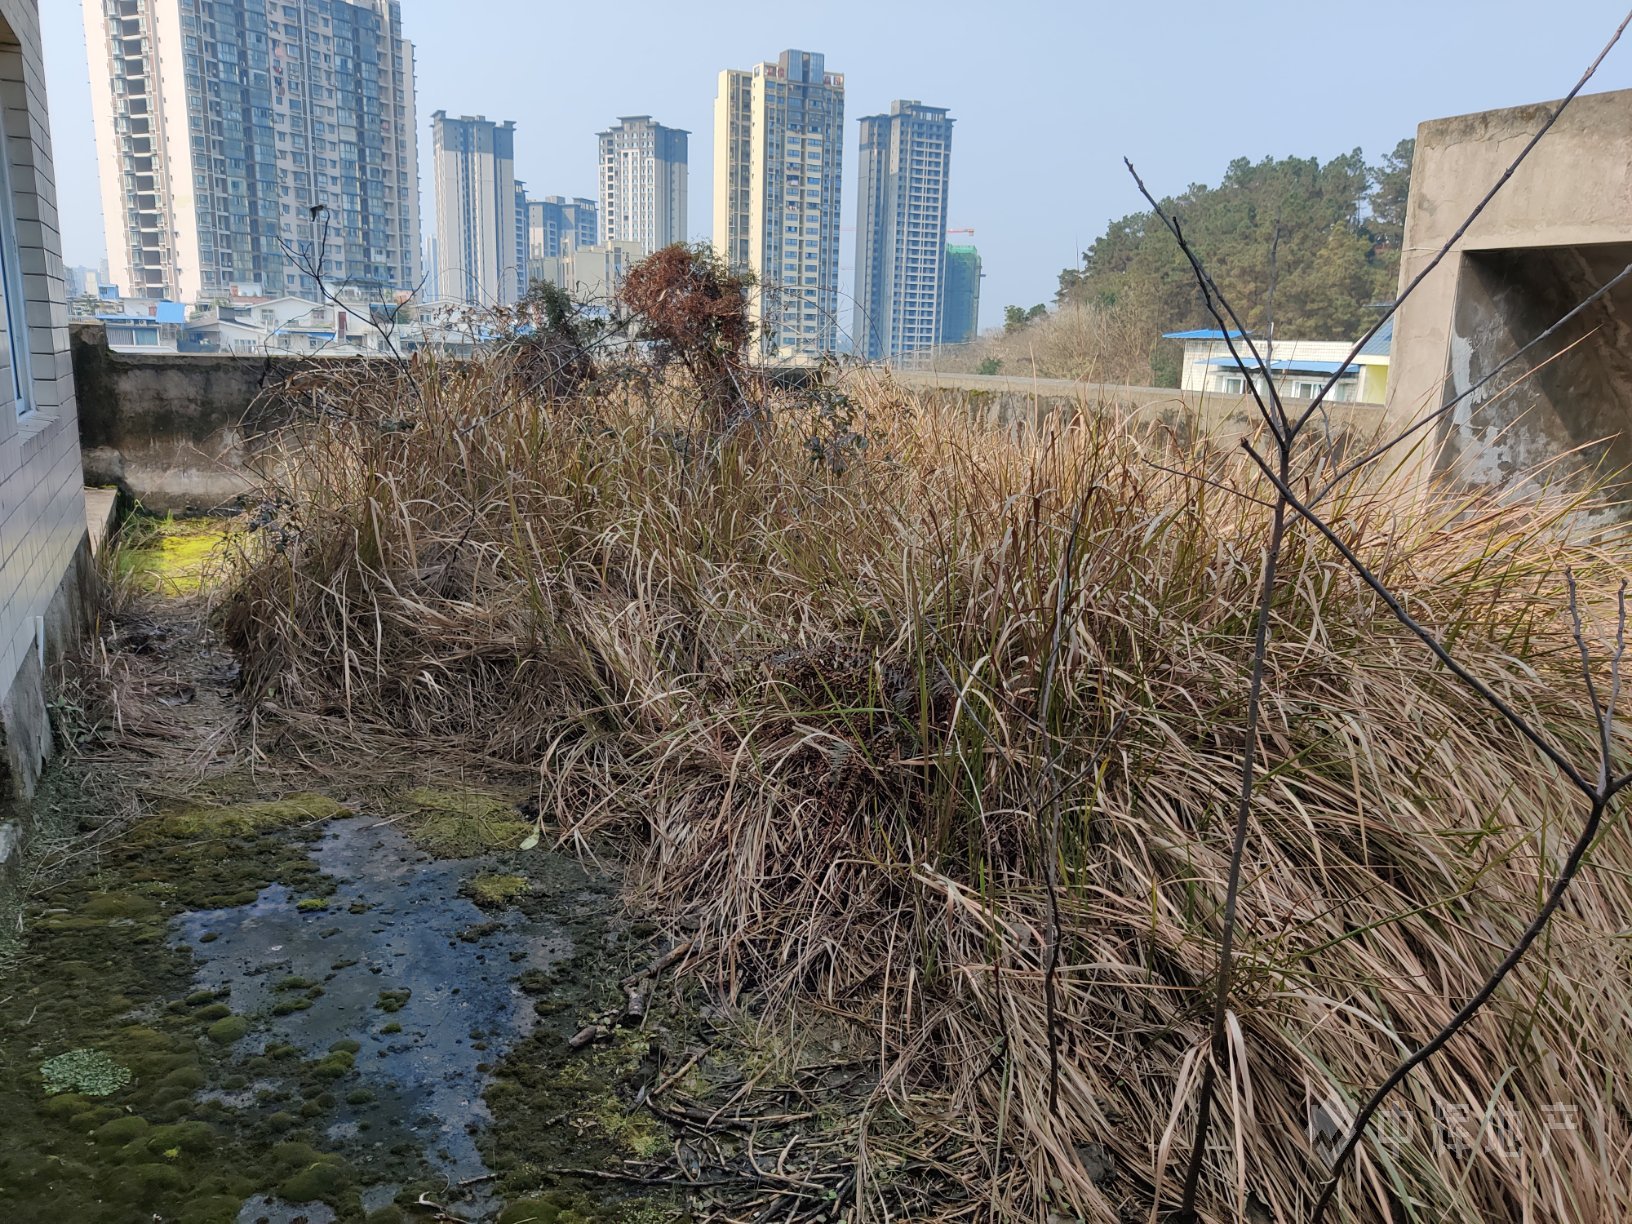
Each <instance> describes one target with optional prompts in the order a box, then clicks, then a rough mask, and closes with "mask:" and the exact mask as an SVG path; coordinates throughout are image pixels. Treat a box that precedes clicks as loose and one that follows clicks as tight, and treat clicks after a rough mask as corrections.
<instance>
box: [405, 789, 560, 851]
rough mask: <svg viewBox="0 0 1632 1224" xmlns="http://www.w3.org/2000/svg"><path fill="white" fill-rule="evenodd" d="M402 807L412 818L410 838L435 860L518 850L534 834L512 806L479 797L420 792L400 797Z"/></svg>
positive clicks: (490, 797)
mask: <svg viewBox="0 0 1632 1224" xmlns="http://www.w3.org/2000/svg"><path fill="white" fill-rule="evenodd" d="M402 803H403V806H404V807H406V808H407V810H408V813H409V818H408V821H407V823H406V824H405V825H404V828H406V829H407V831H408V835H409V836H410V837H412V838H413V839H414V843H415V844H416V845H417V846H419V848H420V849H421V850H423V851H425V853H427V854H429V855H432V856H433V857H435V858H455V859H459V858H475V857H477V856H478V855H482V854H494V853H497V852H500V851H504V850H515V849H517V848H518V847H519V846H520V845H521V843H522V842H524V841H526V840H527V838H528V837H529V836H530V835H531V834H532V832H533V826H532V825H531V824H529V823H528V822H527V821H525V820H522V819H521V817H520V816H519V815H518V814H517V813H516V809H515V807H514V806H513V805H512V804H510V803H507V802H506V801H505V800H503V799H500V798H498V797H497V796H495V795H489V794H484V793H483V792H481V791H442V790H433V789H430V788H421V789H419V790H412V791H409V792H408V793H407V794H406V795H404V796H402Z"/></svg>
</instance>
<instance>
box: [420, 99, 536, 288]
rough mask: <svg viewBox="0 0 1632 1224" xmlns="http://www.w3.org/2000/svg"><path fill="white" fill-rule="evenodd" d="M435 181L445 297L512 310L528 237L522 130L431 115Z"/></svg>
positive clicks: (521, 281)
mask: <svg viewBox="0 0 1632 1224" xmlns="http://www.w3.org/2000/svg"><path fill="white" fill-rule="evenodd" d="M431 150H432V157H433V161H434V165H435V170H434V175H435V178H436V248H437V261H438V263H437V268H436V281H437V288H438V290H439V294H440V296H441V297H442V298H445V299H451V300H454V301H460V302H466V303H469V304H471V305H475V306H510V305H514V304H515V301H516V299H517V298H518V297H519V296H520V295H521V292H522V290H523V289H524V287H525V285H524V282H525V280H526V276H527V268H526V260H525V258H524V257H522V256H521V255H520V254H519V253H518V251H517V241H518V240H517V235H518V234H520V233H523V232H525V225H524V223H523V221H524V219H518V218H517V216H516V198H517V196H516V125H515V124H514V123H502V124H500V123H492V122H490V121H488V120H487V119H486V118H484V117H482V116H480V115H477V116H475V117H474V118H473V117H471V116H469V115H467V116H465V117H463V118H460V119H450V118H449V117H448V113H447V112H446V111H437V112H436V113H435V114H434V115H432V116H431Z"/></svg>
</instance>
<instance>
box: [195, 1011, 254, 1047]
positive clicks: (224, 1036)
mask: <svg viewBox="0 0 1632 1224" xmlns="http://www.w3.org/2000/svg"><path fill="white" fill-rule="evenodd" d="M204 1031H205V1033H207V1034H208V1035H209V1038H210V1040H211V1041H213V1042H215V1043H216V1045H231V1044H232V1043H233V1042H235V1041H241V1040H242V1039H243V1038H244V1036H245V1035H246V1034H248V1032H249V1021H248V1020H246V1019H244V1017H242V1016H228V1017H227V1018H226V1019H225V1020H217V1021H216V1022H215V1023H214V1024H212V1025H210V1027H209V1028H207V1029H205V1030H204Z"/></svg>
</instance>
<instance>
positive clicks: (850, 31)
mask: <svg viewBox="0 0 1632 1224" xmlns="http://www.w3.org/2000/svg"><path fill="white" fill-rule="evenodd" d="M1626 3H1627V0H1554V2H1553V3H1549V4H1544V5H1537V4H1535V3H1534V0H1522V2H1521V0H1370V2H1369V3H1356V2H1354V0H1348V2H1346V3H1341V4H1335V3H1330V2H1329V0H1238V2H1237V3H1234V4H1228V5H1226V4H1220V3H1216V2H1211V3H1203V2H1200V0H1155V2H1152V0H1131V2H1130V0H1119V2H1118V3H1115V4H1105V3H1100V2H1097V0H1077V2H1076V3H1061V2H1056V3H1044V2H1041V0H988V2H986V3H970V2H968V0H939V2H938V3H933V4H931V3H921V2H918V0H913V2H912V3H902V2H901V0H828V2H827V3H821V4H810V3H806V4H789V3H785V2H783V3H779V2H776V0H770V2H767V0H758V2H753V3H748V2H742V0H706V2H702V3H697V2H693V3H686V2H684V0H620V2H619V3H615V4H613V3H598V2H596V0H566V2H564V3H549V2H545V0H402V8H403V19H404V22H405V24H406V26H407V31H408V35H409V37H410V38H412V39H413V40H414V42H415V43H416V44H417V46H418V65H419V122H420V143H421V147H422V149H423V148H424V147H425V146H427V145H428V144H429V136H428V133H429V125H430V115H431V112H432V111H435V110H438V109H445V110H447V111H448V112H449V113H451V114H472V115H474V114H485V115H486V116H487V117H488V118H490V119H514V120H515V121H516V125H517V134H516V167H517V174H518V176H519V177H521V178H523V179H525V180H526V182H527V186H528V190H529V192H530V193H532V194H533V195H536V196H541V195H591V196H592V195H594V194H595V133H596V132H597V131H599V130H601V129H602V128H604V127H606V126H608V125H609V124H610V123H611V122H612V121H613V120H615V119H616V118H617V117H618V116H620V115H638V114H651V115H652V116H654V117H655V118H656V119H657V120H658V121H659V122H662V123H666V124H669V125H670V126H674V127H682V128H687V129H689V130H690V132H691V203H690V228H691V231H692V235H693V237H695V238H698V239H703V238H706V237H708V231H709V227H710V225H711V205H710V198H711V194H712V192H711V178H712V175H711V166H712V158H713V139H712V114H713V99H714V90H715V82H716V78H717V75H718V73H719V70H720V69H721V68H726V67H732V68H747V67H751V66H752V65H753V64H755V63H757V62H759V61H761V60H771V59H775V58H776V55H777V53H778V52H779V51H781V50H783V49H785V48H789V47H799V48H802V49H805V50H811V51H821V52H824V53H825V54H826V56H827V66H828V70H829V71H833V72H842V73H844V74H845V87H846V98H845V123H846V127H847V128H848V136H847V141H846V147H845V176H844V177H845V183H844V185H845V200H846V202H845V213H844V224H845V225H846V227H847V228H846V231H845V235H844V253H843V267H842V270H841V272H840V276H839V286H840V290H841V292H842V294H843V296H844V298H845V299H846V300H848V298H849V295H850V291H851V288H852V275H853V274H852V271H851V267H852V264H853V255H852V247H853V238H854V231H853V230H852V229H850V228H848V227H850V226H853V224H854V221H855V203H854V195H855V191H854V189H855V172H854V167H855V156H856V152H855V151H856V140H857V126H856V122H855V120H856V119H857V118H858V117H860V116H862V115H868V114H874V113H876V112H879V111H885V110H888V109H889V104H890V101H891V100H892V99H895V98H915V99H918V100H920V101H922V102H925V103H927V104H929V105H932V106H945V107H949V108H950V109H951V112H952V115H953V117H954V118H955V119H956V120H957V127H956V129H955V131H954V138H953V157H952V191H951V224H952V225H953V226H955V227H969V228H972V229H974V230H975V234H974V237H973V239H972V241H973V242H974V243H975V244H976V245H977V246H978V247H979V248H980V251H981V256H982V258H983V260H984V261H985V270H986V281H985V285H984V287H983V290H982V300H981V316H982V321H983V322H984V323H985V324H987V325H990V324H991V323H993V322H996V321H999V320H1000V319H1001V318H1002V312H1003V307H1004V305H1005V304H1007V303H1011V302H1013V303H1025V304H1030V303H1034V302H1039V301H1045V300H1049V299H1051V298H1052V295H1053V292H1054V289H1055V278H1056V276H1057V275H1058V273H1059V271H1060V269H1061V268H1062V267H1064V266H1066V265H1068V264H1070V263H1072V262H1073V261H1074V260H1075V258H1076V252H1077V251H1078V249H1079V248H1080V247H1082V246H1084V245H1086V244H1087V243H1089V242H1090V241H1091V240H1092V239H1093V238H1094V237H1095V235H1096V234H1098V233H1099V232H1101V230H1102V229H1103V228H1104V226H1105V223H1106V222H1107V221H1109V220H1111V219H1113V218H1115V217H1120V216H1122V215H1124V214H1126V213H1128V212H1132V211H1134V210H1136V209H1137V208H1138V206H1139V204H1140V200H1139V198H1138V196H1137V194H1136V192H1135V190H1134V188H1133V185H1132V183H1131V182H1130V180H1129V179H1128V176H1127V174H1126V172H1125V171H1124V170H1123V168H1122V164H1121V158H1122V157H1123V155H1127V156H1129V157H1132V158H1133V160H1134V162H1135V164H1136V165H1138V167H1139V169H1140V170H1141V172H1142V173H1143V174H1144V176H1145V179H1146V181H1147V182H1148V183H1149V184H1150V185H1151V187H1152V189H1153V190H1155V191H1157V192H1159V193H1168V192H1173V191H1178V190H1180V189H1182V188H1183V187H1184V186H1185V185H1186V184H1188V183H1191V182H1214V181H1216V180H1217V179H1218V177H1219V175H1220V174H1221V173H1222V172H1223V169H1224V167H1225V166H1226V165H1227V164H1228V163H1229V162H1230V161H1231V160H1232V159H1233V158H1235V157H1240V156H1246V157H1251V158H1254V159H1256V158H1259V157H1263V156H1266V155H1275V156H1287V155H1293V154H1295V155H1298V156H1304V157H1308V156H1318V157H1321V158H1327V157H1331V156H1332V155H1334V154H1337V153H1342V152H1346V151H1347V150H1350V149H1353V148H1355V147H1356V146H1359V147H1361V148H1363V149H1364V150H1365V152H1366V154H1367V156H1368V158H1375V157H1376V156H1377V155H1379V154H1381V153H1383V152H1386V151H1387V150H1389V149H1392V148H1393V147H1394V145H1395V143H1396V142H1397V141H1398V140H1400V138H1401V137H1404V136H1409V135H1412V134H1414V132H1415V130H1416V125H1417V124H1418V123H1419V122H1420V121H1422V120H1424V119H1431V118H1437V117H1440V116H1444V115H1453V114H1460V113H1463V112H1466V111H1475V110H1484V109H1487V108H1490V107H1497V106H1508V105H1513V104H1517V103H1522V102H1534V101H1540V100H1543V99H1547V98H1555V97H1558V96H1560V95H1562V94H1563V93H1564V92H1565V91H1566V90H1568V88H1569V87H1570V86H1571V85H1572V84H1574V82H1575V80H1576V78H1577V77H1578V76H1579V75H1580V73H1581V71H1582V69H1584V68H1585V66H1586V65H1587V64H1588V63H1589V62H1590V61H1591V59H1592V58H1593V56H1594V55H1595V54H1596V53H1597V52H1598V50H1599V48H1600V47H1601V46H1602V45H1603V44H1604V42H1605V41H1606V39H1607V38H1608V36H1609V33H1610V31H1611V30H1613V28H1614V27H1615V25H1616V23H1617V22H1618V21H1619V19H1620V18H1621V16H1623V14H1624V12H1625V8H1624V6H1625V4H1626ZM40 8H41V11H42V15H43V18H44V25H45V56H46V76H47V82H48V87H49V90H50V99H51V121H52V130H53V136H54V141H55V148H56V162H57V192H58V197H59V201H60V207H61V213H62V226H63V247H64V251H63V253H64V256H65V258H66V259H67V261H68V262H69V263H70V264H90V265H93V266H94V265H95V263H96V261H97V260H98V259H99V258H100V257H101V253H102V226H101V216H100V212H101V205H100V197H99V195H98V191H97V186H96V162H95V155H94V150H93V137H92V132H91V114H90V98H89V85H88V72H87V67H86V60H85V41H84V33H83V27H82V25H81V18H80V2H79V0H41V4H40ZM1628 86H1632V41H1629V42H1628V44H1626V45H1624V46H1622V47H1620V48H1618V49H1617V51H1616V53H1615V54H1614V55H1613V56H1612V57H1611V58H1610V60H1609V62H1608V63H1607V64H1606V65H1605V67H1604V68H1603V69H1602V70H1600V73H1599V75H1598V77H1596V78H1595V79H1594V82H1593V84H1592V86H1591V87H1590V88H1591V89H1592V91H1594V92H1596V91H1601V90H1609V89H1623V88H1627V87H1628ZM430 181H431V180H430V178H429V175H428V174H427V173H425V172H424V171H423V170H422V172H421V183H422V185H425V186H428V185H429V183H430ZM424 203H425V210H426V220H427V224H429V217H430V213H431V210H432V207H433V202H432V201H431V200H430V199H429V198H428V193H427V198H426V199H425V202H424ZM955 241H971V239H969V238H968V237H967V236H958V237H957V238H956V239H955Z"/></svg>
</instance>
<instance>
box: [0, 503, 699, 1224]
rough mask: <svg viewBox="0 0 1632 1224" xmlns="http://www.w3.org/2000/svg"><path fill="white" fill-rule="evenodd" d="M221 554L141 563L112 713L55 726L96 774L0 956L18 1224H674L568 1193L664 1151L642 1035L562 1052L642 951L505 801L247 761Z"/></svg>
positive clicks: (614, 914) (6, 1206)
mask: <svg viewBox="0 0 1632 1224" xmlns="http://www.w3.org/2000/svg"><path fill="white" fill-rule="evenodd" d="M207 536H208V532H207V531H202V530H201V531H200V532H198V533H196V535H195V534H194V533H190V532H187V531H183V532H177V533H172V534H171V535H170V536H169V537H168V538H164V537H161V538H159V539H157V540H155V541H152V542H151V543H152V547H151V548H150V549H149V550H147V553H144V554H143V555H142V556H141V557H138V559H137V570H138V573H137V575H136V581H138V582H139V583H140V584H142V585H145V586H147V587H148V588H149V590H150V594H148V595H147V596H146V597H145V598H143V599H141V600H138V601H137V602H136V603H135V604H133V605H131V606H130V607H128V608H127V610H126V612H125V614H124V615H123V616H122V617H121V618H120V619H119V620H118V621H117V623H116V625H115V627H114V628H113V629H112V631H111V632H110V633H109V635H108V638H107V641H106V654H105V658H104V662H103V674H104V681H103V683H102V685H101V688H100V691H99V696H98V697H97V699H96V700H92V699H91V697H90V696H89V695H88V696H87V697H86V698H85V700H83V701H82V702H78V703H76V702H74V701H72V700H68V701H65V702H64V719H63V722H64V726H65V728H66V729H67V731H68V734H69V736H70V737H71V738H74V739H77V740H78V741H79V746H80V754H79V756H78V757H77V759H70V760H69V761H68V762H67V763H66V764H64V765H62V766H60V767H59V768H58V769H57V770H56V771H55V773H54V774H53V776H52V777H51V779H50V780H49V782H48V785H47V787H46V790H45V792H44V794H43V796H42V799H41V803H42V805H44V807H45V808H46V809H47V810H48V811H49V812H50V814H51V816H52V818H53V820H54V822H55V824H56V826H57V828H58V831H59V836H58V838H57V839H56V841H55V843H54V845H53V846H52V847H51V848H50V850H49V851H48V853H47V854H46V855H45V857H44V859H43V860H42V862H41V864H40V869H39V874H38V876H37V884H36V887H35V889H34V891H33V895H32V896H31V898H30V899H29V902H28V905H27V910H26V914H25V922H24V933H23V936H22V938H21V941H20V942H19V943H18V944H17V945H16V946H15V947H14V948H12V949H10V950H9V951H7V952H5V953H4V954H3V955H4V956H5V960H4V961H3V962H0V965H3V971H0V1118H4V1119H5V1122H6V1125H5V1127H4V1129H3V1133H0V1220H5V1221H8V1222H11V1221H16V1222H18V1224H32V1222H34V1221H39V1222H41V1224H45V1222H48V1221H49V1222H56V1221H62V1222H64V1224H102V1222H106V1224H127V1222H128V1224H168V1222H175V1224H237V1222H246V1224H247V1222H250V1221H263V1220H264V1221H269V1222H275V1224H294V1222H296V1221H301V1220H304V1221H307V1222H308V1224H323V1222H325V1221H358V1220H365V1219H366V1220H367V1221H370V1222H371V1224H386V1222H388V1221H404V1220H425V1219H433V1220H434V1219H444V1220H445V1219H456V1220H473V1221H475V1220H498V1221H501V1222H502V1224H523V1222H526V1221H536V1222H538V1224H546V1222H548V1221H559V1222H560V1224H570V1222H572V1221H634V1220H640V1221H660V1220H666V1219H675V1218H679V1216H678V1214H677V1212H675V1211H674V1210H673V1209H672V1208H671V1207H670V1206H669V1205H668V1203H667V1201H666V1200H654V1199H650V1198H629V1197H619V1196H618V1194H617V1193H616V1191H612V1192H609V1191H608V1189H607V1187H608V1186H609V1185H611V1186H616V1185H617V1183H616V1182H615V1181H614V1182H607V1181H604V1180H595V1179H593V1178H590V1177H587V1176H580V1175H575V1174H571V1173H567V1172H564V1170H573V1169H591V1170H593V1169H605V1168H612V1167H615V1166H616V1165H617V1164H618V1162H619V1161H620V1160H622V1159H624V1158H628V1157H642V1156H650V1155H652V1154H653V1153H654V1152H655V1151H658V1150H660V1149H662V1148H664V1147H666V1146H667V1145H668V1143H669V1138H668V1135H667V1133H666V1132H664V1131H663V1130H662V1129H661V1127H660V1125H659V1124H658V1123H657V1121H656V1120H655V1119H653V1118H652V1117H651V1116H650V1115H649V1114H648V1113H646V1112H645V1111H643V1110H641V1109H640V1108H639V1107H638V1106H639V1101H638V1099H635V1098H637V1096H638V1085H639V1084H640V1083H645V1082H649V1080H650V1076H651V1069H650V1067H646V1066H644V1064H645V1062H646V1061H647V1058H648V1046H647V1041H646V1038H645V1037H644V1036H643V1035H642V1034H641V1033H640V1032H639V1031H638V1030H632V1031H630V1032H628V1033H625V1034H623V1035H621V1036H618V1037H617V1038H616V1039H614V1040H612V1041H609V1042H606V1043H603V1044H602V1045H600V1046H599V1047H597V1048H596V1049H595V1050H594V1051H590V1052H588V1053H585V1052H583V1051H579V1050H574V1049H572V1048H570V1047H569V1044H568V1038H569V1037H570V1036H571V1035H572V1034H573V1033H575V1032H577V1031H578V1030H579V1028H580V1027H581V1026H582V1025H583V1024H585V1023H586V1022H587V1021H588V1020H592V1019H594V1018H596V1017H598V1016H601V1015H604V1014H605V1013H606V1010H607V1009H608V1008H609V1007H615V1006H616V1002H617V1000H615V999H612V998H610V997H609V992H612V993H615V990H616V988H615V983H616V980H617V978H618V977H619V976H621V974H622V972H625V971H626V966H628V965H630V964H633V963H634V961H635V959H636V958H637V957H646V956H649V950H648V949H644V948H642V949H640V950H638V951H636V950H635V949H634V946H633V942H632V938H631V936H630V934H629V932H628V931H627V930H626V928H625V925H624V923H623V921H622V919H621V918H620V916H619V907H618V905H617V903H616V900H615V892H614V886H613V883H612V882H611V881H609V880H607V879H606V878H603V877H597V876H592V875H590V874H587V873H586V872H585V871H584V870H583V869H582V868H581V867H580V866H579V865H578V864H577V863H575V862H573V861H571V860H569V859H567V858H564V857H562V856H559V855H555V854H550V853H548V852H545V851H542V850H532V851H528V852H523V851H521V850H520V849H519V847H520V845H521V844H522V842H523V840H524V838H525V836H526V834H527V833H528V832H529V831H530V830H529V826H528V824H527V822H526V821H525V820H524V819H523V818H522V817H521V815H520V814H519V813H518V811H517V810H516V808H515V807H514V805H513V802H512V799H513V796H509V795H506V794H504V793H503V792H502V790H497V789H489V788H486V787H483V786H482V785H480V784H479V783H471V782H466V783H464V784H462V785H460V786H457V787H454V788H449V787H447V786H443V787H440V788H437V787H424V786H422V787H419V788H407V789H401V790H398V791H395V792H392V793H389V794H387V795H385V796H384V797H381V796H380V795H379V794H378V793H377V791H375V790H373V789H371V787H370V785H369V779H368V778H367V777H366V776H365V775H366V763H362V762H360V763H359V767H358V771H357V777H356V778H355V780H354V783H353V784H352V785H344V784H342V785H341V786H336V785H335V783H334V780H333V779H332V777H328V776H323V777H318V776H315V775H312V776H303V771H302V770H301V768H300V767H299V764H298V762H295V761H283V762H271V763H269V764H268V763H265V762H261V763H258V764H257V767H256V768H255V769H253V770H252V769H250V768H248V767H247V765H246V764H245V763H244V760H243V759H242V758H241V754H240V753H239V752H238V751H237V750H236V749H235V747H234V745H233V744H232V739H231V736H230V735H228V734H227V732H228V731H229V729H230V727H231V724H232V722H233V719H234V717H235V714H236V708H235V696H234V692H233V686H234V681H235V678H236V671H235V667H234V665H233V663H232V660H231V659H230V657H228V656H227V655H226V654H225V653H223V652H222V651H221V650H220V649H219V648H218V647H217V645H216V644H215V642H214V641H213V640H212V639H211V637H210V636H209V634H208V632H207V631H206V630H205V628H204V626H203V624H202V620H201V616H200V609H199V604H198V600H197V599H196V598H194V597H193V595H192V592H193V590H194V589H195V588H196V586H197V582H198V577H197V573H196V568H192V569H190V568H189V567H196V566H197V565H198V564H199V562H200V561H201V559H202V558H203V556H204V555H205V554H206V553H207V551H208V549H207V547H206V544H207V539H206V537H207ZM149 554H151V555H149ZM144 566H145V567H147V572H142V567H144ZM359 796H366V798H359Z"/></svg>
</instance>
